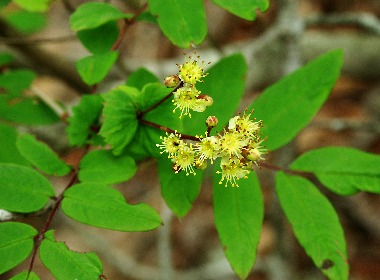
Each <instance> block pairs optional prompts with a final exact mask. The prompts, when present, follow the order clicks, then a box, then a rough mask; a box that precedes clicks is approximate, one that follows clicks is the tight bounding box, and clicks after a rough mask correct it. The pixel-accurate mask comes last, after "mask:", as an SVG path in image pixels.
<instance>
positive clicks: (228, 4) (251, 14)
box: [212, 0, 269, 20]
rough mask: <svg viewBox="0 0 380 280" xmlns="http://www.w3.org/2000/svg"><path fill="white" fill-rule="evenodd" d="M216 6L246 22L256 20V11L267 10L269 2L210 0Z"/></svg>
mask: <svg viewBox="0 0 380 280" xmlns="http://www.w3.org/2000/svg"><path fill="white" fill-rule="evenodd" d="M212 1H213V2H214V3H215V4H216V5H218V6H220V7H222V8H223V9H226V10H227V11H229V12H230V13H233V14H234V15H237V16H238V17H241V18H244V19H246V20H254V19H255V18H256V10H258V9H260V11H261V12H265V11H266V10H267V9H268V8H269V0H212Z"/></svg>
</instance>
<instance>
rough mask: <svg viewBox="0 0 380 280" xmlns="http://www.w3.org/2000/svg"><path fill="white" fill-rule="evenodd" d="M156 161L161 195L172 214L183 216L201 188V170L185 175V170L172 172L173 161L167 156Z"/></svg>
mask: <svg viewBox="0 0 380 280" xmlns="http://www.w3.org/2000/svg"><path fill="white" fill-rule="evenodd" d="M157 163H158V175H159V179H160V186H161V193H162V197H163V198H164V199H165V202H166V204H167V205H168V206H169V208H170V209H171V210H172V211H173V212H174V214H176V215H177V216H178V217H184V216H185V215H186V214H187V213H188V212H189V211H190V209H191V207H192V206H193V202H194V200H195V199H196V198H197V196H198V194H199V192H200V190H201V184H202V178H203V171H201V170H197V171H196V173H197V175H196V176H194V175H189V176H186V173H185V172H179V173H178V174H176V173H174V171H173V169H172V167H173V163H172V162H171V161H170V160H169V159H167V158H162V159H158V161H157Z"/></svg>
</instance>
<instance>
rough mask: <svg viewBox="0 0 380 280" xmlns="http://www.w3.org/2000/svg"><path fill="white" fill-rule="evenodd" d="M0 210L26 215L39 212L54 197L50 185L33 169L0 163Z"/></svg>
mask: <svg viewBox="0 0 380 280" xmlns="http://www.w3.org/2000/svg"><path fill="white" fill-rule="evenodd" d="M0 193H1V196H0V209H5V210H7V211H11V212H21V213H28V212H34V211H37V210H40V209H41V208H43V207H44V206H45V205H46V204H47V203H48V201H49V199H50V198H51V197H53V196H54V190H53V187H52V185H51V183H50V182H49V181H48V180H47V179H46V178H45V177H43V176H42V175H40V174H39V173H37V172H36V171H34V170H33V169H31V168H29V167H25V166H21V165H15V164H8V163H0Z"/></svg>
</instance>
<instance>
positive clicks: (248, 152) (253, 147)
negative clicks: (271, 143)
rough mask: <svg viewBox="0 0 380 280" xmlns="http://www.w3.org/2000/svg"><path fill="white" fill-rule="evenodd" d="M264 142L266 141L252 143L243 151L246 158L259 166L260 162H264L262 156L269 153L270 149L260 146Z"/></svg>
mask: <svg viewBox="0 0 380 280" xmlns="http://www.w3.org/2000/svg"><path fill="white" fill-rule="evenodd" d="M263 141H264V140H260V141H258V142H254V141H252V142H251V143H250V144H249V145H248V146H247V147H245V148H244V149H243V151H242V155H243V156H244V158H246V159H248V160H250V161H253V162H254V163H255V164H256V165H258V163H257V161H258V160H264V158H263V157H262V156H263V155H265V154H267V153H268V149H266V148H265V147H263V146H260V144H261V143H262V142H263Z"/></svg>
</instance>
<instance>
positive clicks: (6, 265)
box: [0, 206, 37, 274]
mask: <svg viewBox="0 0 380 280" xmlns="http://www.w3.org/2000/svg"><path fill="white" fill-rule="evenodd" d="M0 208H1V206H0ZM35 235H37V231H36V230H35V229H34V228H33V227H31V226H29V225H26V224H22V223H15V222H6V223H0V260H1V262H0V274H2V273H4V272H5V271H7V270H9V269H11V268H13V267H15V266H16V265H18V264H19V263H21V262H22V261H23V260H25V259H26V258H27V257H28V256H29V255H30V253H31V252H32V250H33V244H34V240H33V238H34V236H35Z"/></svg>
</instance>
